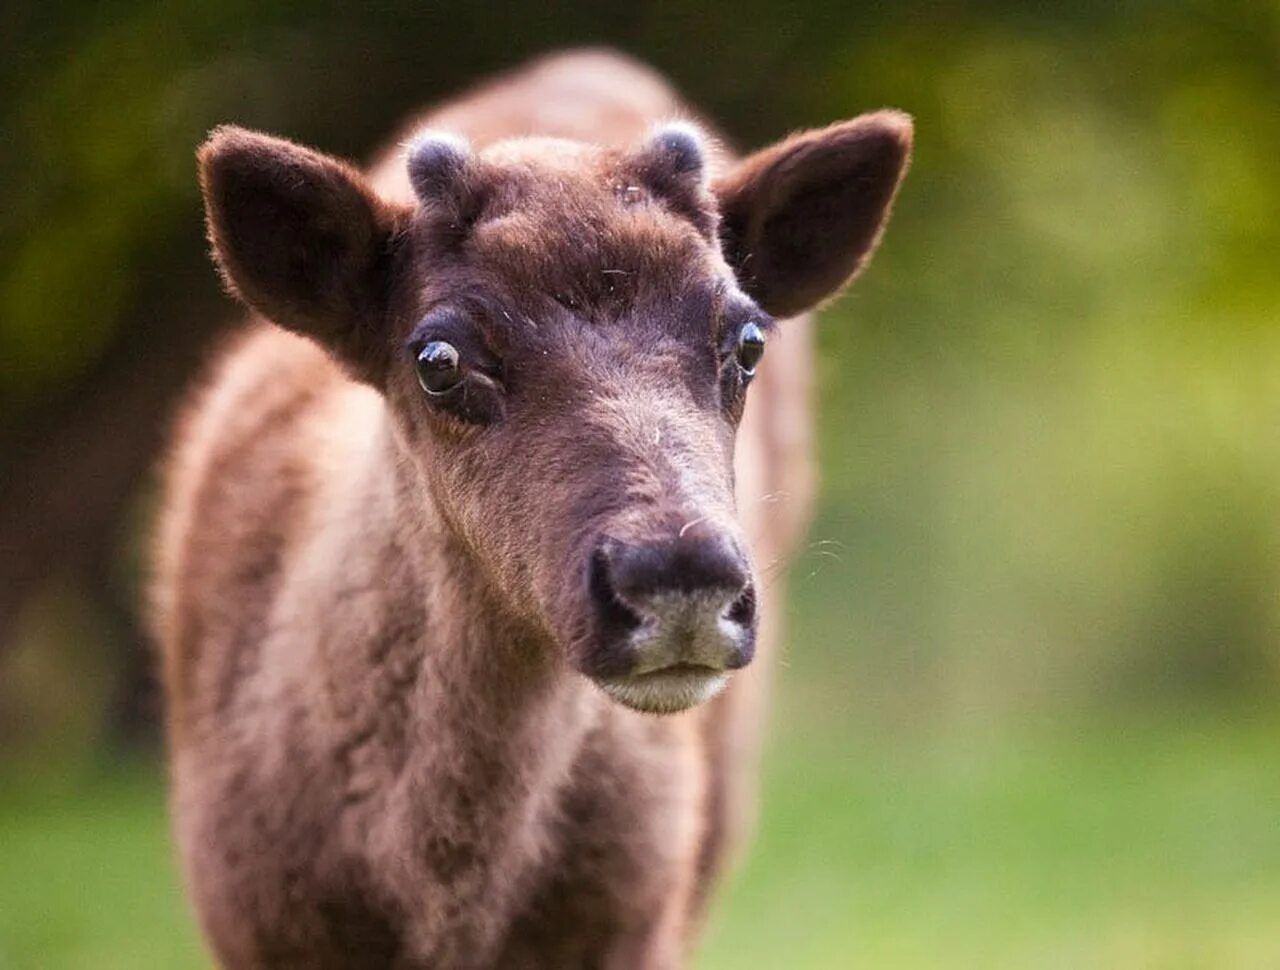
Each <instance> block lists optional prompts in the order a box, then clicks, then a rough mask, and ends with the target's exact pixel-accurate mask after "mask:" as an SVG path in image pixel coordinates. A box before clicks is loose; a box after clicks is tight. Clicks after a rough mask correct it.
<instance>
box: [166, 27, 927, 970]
mask: <svg viewBox="0 0 1280 970" xmlns="http://www.w3.org/2000/svg"><path fill="white" fill-rule="evenodd" d="M678 116H688V112H687V110H686V109H684V107H683V106H682V105H681V104H680V103H679V102H678V101H677V100H676V99H675V97H674V95H673V94H672V93H671V92H670V90H669V89H668V88H667V87H666V85H665V84H664V83H663V82H662V81H661V80H660V79H658V78H657V77H656V76H654V75H653V74H652V73H651V72H649V71H648V70H647V69H645V68H643V67H641V66H639V65H637V64H634V63H633V62H630V61H628V60H626V59H623V58H620V57H618V56H616V55H611V54H607V53H597V52H583V53H575V54H569V55H562V56H559V57H556V58H551V59H548V60H545V61H542V62H539V63H537V64H535V65H533V66H531V67H529V68H526V69H525V70H524V71H522V72H521V73H518V74H515V75H512V76H510V77H507V78H503V79H500V80H498V81H496V82H494V83H492V84H490V85H489V86H487V87H484V88H481V89H479V90H478V91H476V92H475V93H473V94H472V95H470V96H469V97H467V98H464V99H462V100H460V101H458V102H456V103H454V104H451V105H448V106H446V107H444V108H442V109H439V110H438V111H436V112H434V113H433V114H431V115H428V116H427V118H426V119H425V122H424V123H419V124H416V125H415V126H414V128H415V129H418V128H421V127H423V126H424V125H426V126H431V127H437V128H447V129H450V130H452V131H454V132H457V133H459V134H462V135H464V136H466V137H467V138H468V139H469V140H470V142H471V144H472V145H473V146H474V147H475V148H476V149H477V150H479V153H478V154H473V155H466V156H465V157H461V156H460V157H459V158H457V159H455V158H454V157H453V156H450V155H448V154H447V152H446V153H444V154H441V155H440V159H438V160H433V159H432V158H430V157H428V158H427V160H426V162H424V163H423V166H424V168H423V171H422V172H420V173H419V181H418V194H419V195H421V196H422V199H421V200H419V199H417V198H415V192H414V189H413V188H412V187H411V186H410V181H409V178H408V175H407V173H406V168H405V162H404V156H403V153H402V152H394V151H393V152H391V153H389V154H388V155H386V156H384V157H383V159H382V160H381V161H379V163H378V164H377V165H375V167H374V169H373V170H372V173H371V174H370V176H368V177H367V178H366V177H364V176H362V175H361V174H360V173H358V172H357V171H356V170H355V169H353V168H351V167H349V166H346V165H344V164H342V163H339V162H337V161H335V160H332V159H329V158H327V157H325V156H321V155H319V154H317V153H315V152H311V151H309V150H307V149H303V148H300V147H298V146H295V145H292V144H289V143H287V142H282V141H279V140H275V139H268V138H266V137H265V136H259V135H253V134H250V133H247V132H242V131H239V130H237V129H224V130H221V131H219V132H215V133H214V135H213V137H212V138H211V139H210V141H209V143H207V144H206V146H205V147H204V148H203V149H202V150H201V172H202V185H203V188H204V192H205V199H206V205H207V207H208V211H209V222H210V238H211V240H212V243H213V247H214V251H215V256H216V257H217V259H218V262H219V265H220V267H221V269H222V271H223V273H224V275H225V277H226V279H227V282H228V285H229V286H230V287H231V288H232V290H233V291H234V292H235V293H236V294H238V295H239V296H240V297H241V298H242V299H243V300H244V301H245V302H246V303H248V304H249V305H250V306H251V307H252V308H254V309H256V310H257V311H258V312H259V313H261V314H262V315H263V316H264V317H266V318H269V319H270V320H272V321H273V322H274V323H276V324H279V327H272V326H268V325H265V324H259V325H255V326H254V327H253V328H251V329H250V330H249V331H248V332H247V333H246V334H245V335H244V336H243V337H242V338H241V339H240V340H239V341H238V342H237V343H236V344H235V346H233V347H232V348H230V349H229V350H228V352H227V353H226V354H225V355H224V356H223V357H222V358H221V360H220V361H219V363H218V366H217V368H216V371H215V373H214V375H213V377H212V380H211V381H210V382H209V385H208V386H207V387H206V388H205V389H204V390H203V392H202V393H201V394H200V395H199V396H198V397H197V399H196V400H195V402H194V403H193V405H192V406H191V407H190V409H189V410H188V412H187V414H186V416H185V419H184V421H183V422H182V425H181V430H180V435H179V443H178V446H177V448H176V449H175V451H174V455H173V458H172V462H171V465H170V467H169V474H168V488H167V493H166V500H165V504H164V510H163V515H162V518H161V525H160V530H159V536H158V543H157V563H156V584H155V586H156V610H155V613H156V620H157V627H158V633H159V638H160V641H161V644H162V648H163V660H164V672H165V687H166V694H167V698H168V720H169V732H170V734H169V736H170V750H171V757H170V760H171V771H172V785H173V798H172V801H173V812H174V817H175V825H176V830H177V836H178V842H179V846H180V849H181V855H182V859H183V862H184V865H185V870H186V874H187V881H188V885H189V887H190V890H191V892H192V894H193V897H194V900H195V904H196V909H197V912H198V914H199V917H200V921H201V924H202V926H203V929H204V931H205V933H206V935H207V937H208V939H209V941H210V943H211V945H212V947H213V949H214V951H215V952H216V954H217V957H218V959H219V961H220V962H221V963H222V964H223V965H225V966H227V967H237V968H241V967H295V966H296V967H359V966H369V967H384V966H404V967H450V968H453V967H458V968H470V967H504V968H519V967H530V968H532V967H554V968H561V967H617V968H671V967H678V966H681V965H682V964H683V962H684V959H685V957H686V955H687V953H688V950H689V947H690V945H691V943H692V940H693V935H694V932H695V931H696V929H697V924H698V921H699V917H700V915H701V912H702V909H703V906H704V903H705V900H706V896H707V893H708V890H709V887H710V886H711V885H712V883H713V882H714V879H715V877H716V875H717V873H718V872H719V871H720V869H721V867H722V862H723V858H724V854H725V851H726V849H727V847H728V845H729V844H731V842H732V840H733V836H734V835H735V834H736V833H737V832H738V831H739V830H740V829H741V827H742V825H743V819H744V814H745V812H746V810H747V808H748V807H749V805H750V802H751V796H750V789H751V780H750V779H751V777H752V774H753V764H754V759H755V749H756V742H757V736H758V731H759V724H760V720H761V715H762V710H761V707H762V702H763V695H764V683H765V679H766V678H767V675H768V668H769V666H770V657H769V653H770V650H769V647H770V644H771V643H772V642H773V641H774V640H775V639H776V633H777V630H776V627H777V619H776V609H775V607H776V602H777V599H778V597H779V595H780V584H778V583H776V582H771V583H770V584H769V585H768V586H766V587H764V588H763V590H762V591H761V597H762V602H761V603H760V609H761V612H762V614H763V619H762V623H763V629H762V630H761V631H760V635H759V642H760V647H759V652H760V654H761V656H760V657H759V658H758V659H757V660H756V661H755V664H754V665H753V666H752V667H751V668H749V669H747V670H744V671H742V672H740V673H738V674H735V675H734V678H733V681H732V683H731V684H730V686H729V687H728V689H727V690H726V691H725V692H724V693H723V694H722V695H721V696H719V697H718V698H716V699H715V700H713V701H710V702H708V703H706V704H703V705H701V706H698V707H694V708H692V709H689V710H688V711H686V712H684V713H679V714H671V715H668V716H665V717H655V716H653V715H651V714H644V713H640V712H637V711H634V710H631V709H628V708H627V707H625V706H623V705H622V704H620V703H618V702H616V701H615V700H613V699H611V698H610V697H608V696H606V694H605V693H604V692H602V691H601V690H600V689H599V687H597V686H596V683H593V680H597V681H598V680H599V679H600V678H601V677H604V676H605V674H604V673H602V671H604V670H606V668H607V669H609V670H612V669H613V667H614V666H616V665H617V663H619V660H618V658H617V656H615V654H614V653H611V652H610V650H609V649H606V647H607V642H606V639H605V638H604V634H603V633H601V629H602V628H601V627H599V626H598V622H599V621H598V617H597V613H598V609H597V610H596V612H593V611H592V610H593V607H592V606H591V603H590V602H588V601H589V600H590V597H589V595H588V590H587V586H588V583H587V581H586V580H584V579H583V577H584V576H585V575H587V563H588V560H589V559H590V558H591V550H592V548H593V545H592V544H593V543H595V542H596V541H597V540H598V537H599V536H600V535H602V534H606V533H607V535H608V536H610V537H618V538H621V539H625V540H627V541H632V542H637V543H641V542H645V543H651V542H656V541H662V542H666V543H668V544H670V543H675V542H684V541H687V540H686V533H688V534H689V535H690V536H692V537H693V540H692V541H696V542H701V541H702V538H699V537H704V538H705V537H712V538H714V537H722V538H723V541H724V542H727V543H729V544H730V546H731V547H732V548H739V547H741V546H746V545H749V547H750V550H751V553H752V556H753V558H754V559H755V560H756V561H757V562H761V563H764V564H772V563H774V562H775V561H777V560H780V559H781V558H783V557H784V556H785V555H786V553H787V550H788V548H789V547H790V545H791V544H792V542H793V541H794V540H795V538H796V537H797V536H798V535H799V534H800V531H801V530H802V528H803V526H804V522H805V518H806V514H807V509H808V502H809V495H810V491H811V484H810V473H809V440H808V436H809V414H808V408H809V325H808V321H807V320H806V319H793V320H788V321H786V322H785V323H783V324H780V325H779V326H778V327H777V329H775V330H772V331H771V333H770V337H769V348H768V352H767V355H766V363H765V364H764V365H763V366H762V367H761V369H760V373H759V375H758V377H757V379H756V380H755V382H754V384H753V386H752V388H751V390H750V393H749V394H748V395H747V396H746V401H747V402H748V403H747V404H746V410H745V416H743V414H742V406H743V396H742V392H743V388H742V387H741V386H739V385H740V384H745V381H746V378H745V377H742V376H740V375H739V372H738V371H736V370H732V368H733V367H735V366H736V365H734V364H733V363H732V361H730V362H729V363H725V364H716V363H714V361H715V360H717V359H718V358H716V357H715V356H714V354H715V353H717V351H715V346H716V341H717V340H718V339H720V338H719V337H718V336H717V334H716V331H715V327H718V326H719V327H728V326H737V324H736V323H734V321H736V320H739V319H740V318H742V314H747V315H749V316H750V315H754V316H755V317H758V318H759V319H761V320H762V321H763V322H765V323H767V319H766V318H765V317H764V315H763V314H762V313H761V308H762V309H763V311H770V312H773V313H776V314H778V315H786V314H794V313H797V312H799V311H802V310H804V309H806V308H808V307H809V306H812V305H813V304H814V303H816V302H818V301H819V300H821V299H823V298H825V297H826V296H828V295H830V294H831V293H833V292H834V291H835V290H837V289H838V288H839V287H840V286H841V285H843V283H844V282H845V281H846V279H847V278H848V277H849V276H850V275H851V274H852V273H853V272H854V271H855V270H856V269H857V268H858V267H859V266H860V265H861V263H862V262H863V261H864V260H865V258H866V256H867V254H868V253H869V252H870V250H871V248H872V247H873V245H874V243H875V240H876V237H877V235H878V232H879V229H880V227H881V225H882V224H883V221H884V219H885V218H886V217H887V214H888V209H889V206H890V203H891V200H892V197H893V194H894V191H895V190H896V187H897V184H898V181H899V179H900V177H901V173H902V171H903V170H904V168H905V162H906V156H907V151H908V147H909V140H910V126H909V122H908V121H907V120H906V119H905V118H904V117H903V116H901V115H898V114H894V113H881V114H878V115H870V116H865V117H864V118H861V119H858V120H855V121H852V122H846V123H844V124H843V125H839V126H834V127H833V128H830V129H826V130H824V131H820V132H813V133H808V134H803V135H799V136H795V137H794V138H792V139H790V140H788V141H785V142H783V143H782V144H781V145H780V146H778V147H775V148H773V149H769V150H766V151H765V152H763V153H761V154H760V155H757V156H754V157H753V158H751V159H749V160H748V161H746V162H744V163H742V164H735V163H734V162H733V160H732V159H731V158H730V157H728V155H727V154H723V153H720V154H716V153H714V152H713V154H712V157H711V158H710V159H709V160H708V161H707V163H706V164H707V165H708V166H710V169H711V171H710V178H709V179H703V178H700V173H699V170H698V166H697V156H696V153H695V154H692V155H691V154H690V150H688V149H686V147H685V142H683V141H681V140H680V139H679V138H678V137H671V138H667V139H666V140H665V141H664V140H663V139H661V138H659V139H657V140H656V141H655V140H653V139H649V140H648V141H646V138H647V132H648V131H649V129H650V128H651V126H652V125H653V124H654V123H655V122H656V121H661V120H663V119H667V118H672V117H678ZM513 137H514V138H515V139H516V140H505V139H511V138H513ZM442 151H443V150H442ZM432 165H434V166H435V167H434V168H433V167H431V166H432ZM722 237H723V248H722V246H721V238H722ZM726 257H727V258H728V259H729V260H730V263H731V265H729V264H726V262H725V259H726ZM735 275H736V278H737V280H738V281H739V283H740V285H741V286H742V287H743V288H744V289H745V290H746V296H743V295H742V294H740V293H738V291H737V289H736V286H735V285H734V279H735ZM748 297H750V298H753V299H754V300H755V302H756V303H757V304H758V305H759V306H758V307H753V306H752V305H751V302H750V300H749V299H748ZM459 307H463V308H465V309H464V310H459V309H458V308H459ZM442 308H444V309H442ZM446 311H447V313H446ZM459 313H461V314H462V318H463V319H464V320H465V321H466V322H465V324H457V323H456V321H455V317H457V316H458V314H459ZM433 314H435V316H433ZM441 314H446V316H447V317H448V319H447V320H446V321H445V325H447V326H461V327H463V330H464V332H462V334H461V336H459V337H457V338H456V340H455V342H458V343H460V345H464V353H472V354H473V356H474V357H475V359H485V360H488V359H489V358H493V360H492V361H491V363H492V365H493V367H495V368H497V370H496V372H495V373H496V374H497V375H498V376H496V377H494V378H493V380H489V379H488V378H485V377H483V376H476V377H475V379H474V381H472V379H471V378H470V377H469V378H468V381H469V383H468V384H467V385H466V393H465V394H464V395H461V396H457V395H455V396H454V397H452V398H449V399H448V403H442V401H441V400H435V399H433V400H428V396H427V395H425V394H424V393H423V391H422V390H421V389H420V388H419V387H418V384H417V381H416V379H415V376H414V367H413V357H412V355H411V353H410V352H409V351H407V350H406V346H407V345H410V346H412V345H414V341H415V340H416V339H418V337H419V336H421V334H420V331H421V330H422V328H424V327H428V324H430V326H435V325H436V324H434V323H431V321H433V320H436V319H437V318H439V319H445V317H441V316H440V315H441ZM450 314H452V315H450ZM424 321H426V322H424ZM451 321H454V322H451ZM477 321H480V322H479V323H477ZM725 321H728V323H726V322H725ZM282 328H284V329H282ZM450 333H451V334H452V333H453V331H450ZM299 335H302V336H299ZM730 336H732V333H731V334H730ZM467 341H475V342H476V347H475V348H473V349H471V350H468V347H470V345H469V344H467ZM708 368H710V369H708ZM716 368H719V370H717V369H716ZM493 381H497V382H498V383H497V385H494V384H493ZM495 387H496V388H497V389H495ZM735 439H736V445H735ZM735 470H736V484H735ZM735 492H736V510H737V511H736V513H735ZM646 548H647V547H646ZM677 578H678V577H677ZM747 589H748V590H751V589H752V587H751V585H750V583H748V586H747ZM752 596H753V597H754V593H752ZM753 601H754V600H753ZM753 622H754V621H752V625H753ZM610 649H611V648H610ZM748 656H749V654H748ZM611 665H612V666H611Z"/></svg>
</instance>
